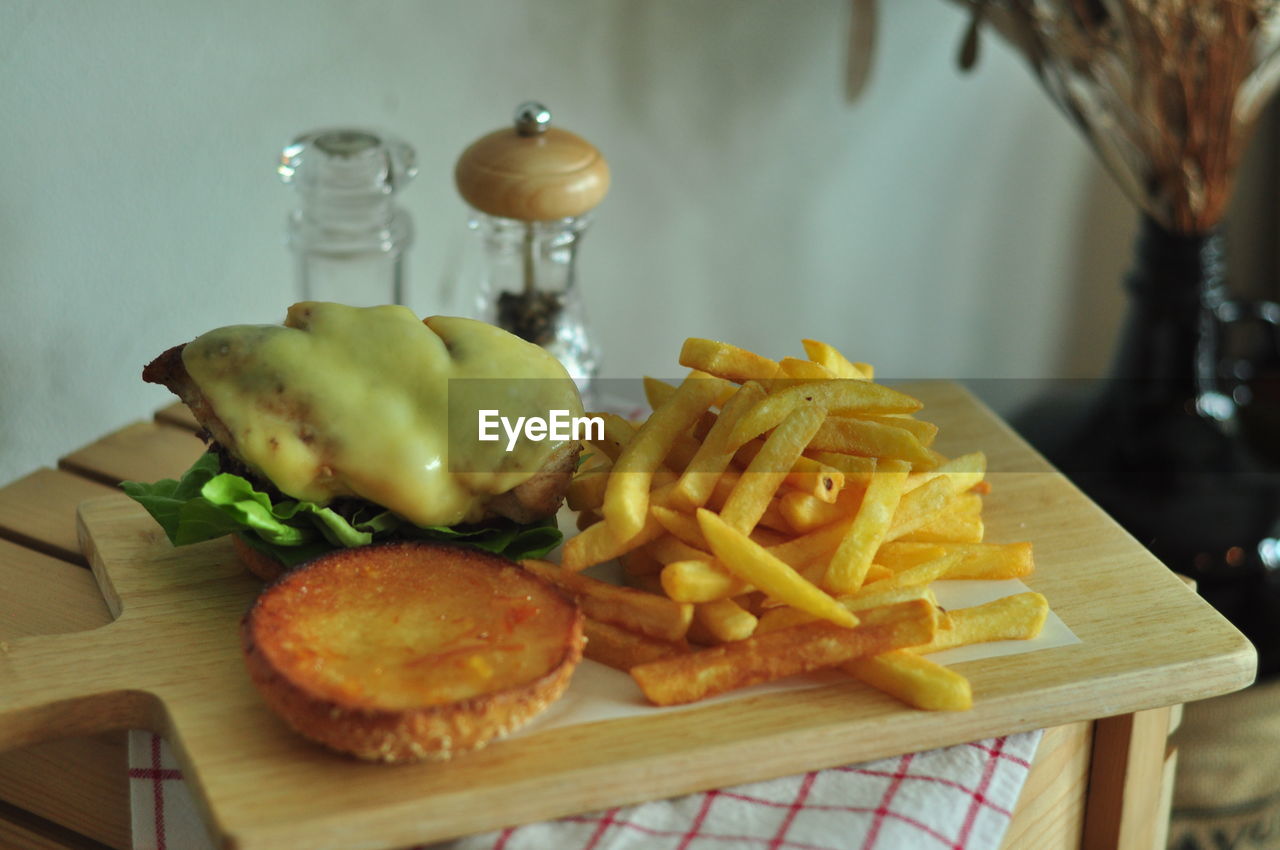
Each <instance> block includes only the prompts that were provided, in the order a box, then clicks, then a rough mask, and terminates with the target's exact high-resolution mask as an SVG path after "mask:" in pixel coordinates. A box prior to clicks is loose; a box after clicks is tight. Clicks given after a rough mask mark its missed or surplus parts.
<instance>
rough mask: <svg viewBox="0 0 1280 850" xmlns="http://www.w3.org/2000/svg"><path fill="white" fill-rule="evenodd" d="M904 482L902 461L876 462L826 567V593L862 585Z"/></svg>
mask: <svg viewBox="0 0 1280 850" xmlns="http://www.w3.org/2000/svg"><path fill="white" fill-rule="evenodd" d="M906 480H907V465H906V464H905V463H903V462H902V461H894V460H886V461H882V462H881V463H880V465H879V467H878V469H877V471H876V474H875V476H874V477H873V478H872V479H871V483H870V484H868V485H867V491H866V493H864V494H863V496H862V503H861V505H860V506H859V507H858V513H857V516H855V517H854V518H853V522H852V523H851V524H850V525H849V530H848V532H846V533H845V536H844V539H843V540H841V541H840V545H839V547H838V548H837V549H836V551H835V554H834V555H832V556H831V563H830V564H828V565H827V573H826V576H824V578H823V582H822V583H823V585H824V586H825V587H826V588H827V589H828V590H830V591H831V592H833V593H836V594H842V593H852V592H853V591H855V590H857V589H858V588H859V587H861V586H862V582H863V581H864V580H865V579H866V577H867V569H868V568H869V567H870V566H871V559H872V558H873V557H875V553H876V550H877V549H879V548H880V544H881V543H882V542H883V541H884V536H885V534H886V533H887V532H888V531H889V528H890V526H891V525H892V523H893V515H894V512H895V511H896V510H897V509H898V503H899V502H900V501H901V499H902V485H903V483H904V482H905V481H906Z"/></svg>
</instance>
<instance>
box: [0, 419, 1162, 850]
mask: <svg viewBox="0 0 1280 850" xmlns="http://www.w3.org/2000/svg"><path fill="white" fill-rule="evenodd" d="M194 430H195V424H194V422H193V421H192V420H191V418H190V415H189V414H188V413H187V412H186V409H185V408H184V407H181V406H179V405H175V406H173V407H170V408H166V409H164V410H162V411H160V412H159V413H158V414H157V415H156V417H155V420H154V421H152V422H138V423H135V424H132V425H129V426H127V427H125V428H122V429H120V430H119V431H116V432H114V433H112V434H108V435H107V436H105V437H103V438H102V439H100V440H97V441H95V442H93V443H91V444H89V445H87V446H85V447H83V448H81V449H78V450H76V451H74V452H71V453H70V454H68V455H67V456H66V457H64V458H62V459H61V460H60V461H59V464H58V467H59V468H58V469H39V470H36V471H35V472H32V473H31V474H30V475H27V476H25V477H24V478H21V479H19V480H18V481H15V482H13V483H12V484H10V485H9V486H7V487H4V488H0V641H4V640H7V639H11V638H15V637H19V636H24V635H36V634H50V633H58V632H71V631H78V630H83V629H90V628H94V627H97V626H100V625H103V624H105V623H107V622H108V621H109V620H110V615H109V613H108V611H107V607H106V605H105V603H104V602H103V600H102V598H101V595H100V594H99V591H98V588H97V585H96V583H95V582H94V580H93V577H92V575H91V574H90V572H89V570H88V569H86V563H85V560H84V558H83V556H82V555H81V553H80V551H79V546H78V544H77V541H76V530H75V507H76V505H77V504H78V503H79V502H81V501H82V500H84V499H89V498H93V497H95V496H100V495H105V494H109V493H112V492H117V491H115V490H114V489H113V487H114V485H115V484H116V483H118V482H119V481H121V480H124V479H137V480H154V479H157V478H164V477H176V476H177V475H178V474H179V473H181V472H182V470H184V469H185V468H186V467H187V466H189V465H190V464H191V462H192V461H193V460H194V459H195V458H196V457H197V456H198V455H199V454H200V453H201V451H202V445H201V444H200V442H199V441H198V440H196V439H194V437H193V432H194ZM1178 716H1179V710H1178V707H1176V706H1174V707H1162V708H1154V709H1150V710H1145V711H1138V712H1134V713H1131V714H1123V715H1119V716H1115V717H1108V718H1100V719H1095V720H1087V721H1080V722H1075V723H1069V724H1067V725H1063V726H1057V727H1054V728H1050V729H1048V730H1046V732H1045V736H1044V739H1043V742H1042V743H1041V745H1040V749H1039V751H1038V753H1037V756H1036V759H1035V763H1034V765H1033V767H1032V770H1031V773H1030V775H1029V777H1028V780H1027V783H1026V786H1025V788H1024V790H1023V793H1022V798H1021V801H1020V803H1019V805H1018V808H1017V811H1016V812H1015V817H1014V820H1013V823H1012V825H1011V826H1010V829H1009V831H1008V834H1007V837H1006V840H1005V846H1006V847H1010V848H1013V847H1018V848H1035V850H1054V849H1055V848H1069V847H1080V846H1086V847H1090V848H1093V847H1123V848H1143V850H1147V848H1154V847H1163V846H1164V838H1163V836H1164V828H1165V825H1166V822H1167V814H1168V808H1169V801H1170V794H1171V790H1172V776H1173V770H1174V765H1175V762H1176V753H1174V752H1173V751H1172V749H1171V748H1170V747H1169V744H1168V740H1167V739H1168V736H1169V734H1170V732H1171V731H1172V730H1173V728H1174V727H1175V726H1176V724H1177V719H1178ZM125 738H126V736H125V733H123V732H119V733H112V734H105V735H99V736H94V737H90V738H79V739H70V740H63V741H56V742H51V743H46V744H41V745H38V746H33V747H28V748H25V749H22V750H17V751H13V752H8V753H4V754H0V846H5V847H10V846H13V847H32V848H101V847H115V848H128V847H130V825H129V820H130V815H129V788H128V779H127V776H126V743H125Z"/></svg>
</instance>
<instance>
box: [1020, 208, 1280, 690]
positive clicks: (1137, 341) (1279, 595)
mask: <svg viewBox="0 0 1280 850" xmlns="http://www.w3.org/2000/svg"><path fill="white" fill-rule="evenodd" d="M1128 289H1129V293H1130V298H1131V304H1130V312H1129V316H1128V319H1127V323H1126V325H1125V328H1124V330H1123V331H1122V334H1121V340H1120V344H1119V348H1118V351H1117V356H1116V362H1115V365H1114V367H1113V372H1112V378H1110V379H1109V380H1107V381H1105V382H1103V383H1102V385H1101V386H1100V387H1097V388H1096V389H1095V390H1094V391H1093V392H1092V393H1091V398H1089V399H1088V401H1087V402H1085V403H1084V404H1079V403H1063V402H1062V401H1061V400H1059V401H1057V402H1055V401H1053V400H1049V401H1048V402H1047V403H1044V404H1040V405H1038V406H1036V407H1035V408H1033V409H1032V410H1031V411H1029V412H1028V414H1027V415H1025V416H1023V417H1021V418H1020V420H1018V421H1017V422H1016V424H1017V426H1018V427H1019V429H1020V430H1022V432H1023V433H1024V434H1025V435H1026V436H1027V437H1028V439H1029V440H1030V441H1031V442H1032V443H1033V444H1034V445H1036V447H1037V448H1039V449H1040V450H1041V451H1042V452H1043V453H1044V454H1045V455H1046V456H1047V457H1048V458H1049V460H1050V461H1052V462H1053V463H1054V464H1055V465H1056V466H1057V467H1058V468H1059V469H1061V470H1062V471H1063V472H1064V473H1066V474H1067V475H1068V476H1069V477H1070V478H1071V479H1072V480H1073V481H1075V482H1076V484H1077V485H1078V486H1079V487H1080V488H1081V489H1082V490H1084V491H1085V492H1086V493H1088V494H1089V496H1090V497H1091V498H1093V500H1094V501H1096V502H1097V503H1098V504H1099V505H1101V506H1102V507H1103V508H1104V509H1105V510H1106V511H1107V512H1108V513H1110V514H1111V516H1113V517H1114V518H1115V519H1116V520H1117V521H1118V522H1119V523H1120V524H1121V525H1123V526H1124V527H1125V528H1126V529H1127V530H1128V531H1129V532H1130V533H1131V534H1133V535H1134V536H1135V537H1136V538H1137V539H1138V540H1139V541H1141V542H1142V543H1143V544H1145V545H1146V546H1147V548H1149V549H1150V550H1151V552H1152V553H1153V554H1155V555H1156V557H1158V558H1159V559H1160V560H1161V561H1163V562H1164V563H1165V564H1166V565H1168V566H1169V567H1170V568H1172V569H1173V570H1175V571H1177V572H1180V573H1183V574H1185V575H1189V576H1191V577H1193V578H1194V579H1196V581H1197V582H1198V585H1199V589H1200V593H1201V594H1202V595H1203V596H1204V598H1205V599H1206V600H1208V601H1209V603H1210V604H1212V605H1213V606H1214V607H1215V608H1217V609H1218V610H1219V611H1221V612H1222V613H1223V614H1224V615H1225V616H1226V617H1227V618H1228V619H1230V620H1231V621H1232V622H1233V623H1234V624H1235V625H1236V626H1237V628H1239V629H1240V630H1241V631H1243V632H1244V633H1245V634H1246V635H1247V636H1248V637H1249V638H1250V640H1252V641H1253V643H1254V645H1255V646H1257V647H1258V651H1259V655H1260V664H1259V676H1260V677H1261V676H1266V675H1274V674H1275V673H1277V672H1280V472H1277V471H1276V469H1275V468H1274V467H1272V468H1268V467H1267V465H1265V464H1264V463H1263V462H1262V461H1261V460H1259V458H1258V455H1257V453H1256V452H1254V451H1252V450H1251V449H1250V447H1249V446H1248V445H1247V444H1246V439H1245V437H1244V433H1243V431H1242V428H1241V416H1240V409H1239V405H1238V403H1237V399H1238V398H1243V396H1241V395H1240V390H1239V388H1238V386H1237V385H1224V382H1225V381H1226V378H1225V377H1224V376H1223V375H1222V372H1221V370H1220V368H1219V366H1220V363H1221V362H1222V360H1223V357H1222V346H1221V334H1222V331H1223V328H1224V327H1225V326H1226V325H1225V324H1224V317H1225V318H1226V321H1227V322H1229V321H1230V317H1231V316H1232V315H1234V314H1235V313H1238V312H1239V311H1238V310H1236V309H1235V307H1236V305H1235V303H1234V302H1231V301H1230V300H1229V299H1228V297H1227V292H1226V286H1225V278H1224V261H1223V247H1222V237H1221V235H1220V234H1219V233H1218V232H1217V231H1211V232H1209V233H1205V234H1198V235H1183V234H1175V233H1172V232H1170V231H1168V230H1166V229H1164V228H1163V227H1162V226H1161V225H1159V224H1157V223H1156V222H1155V221H1154V220H1153V219H1151V218H1149V217H1144V221H1143V226H1142V230H1141V233H1140V234H1139V237H1138V243H1137V256H1136V260H1135V266H1134V268H1133V270H1132V272H1131V273H1130V275H1129V277H1128ZM1232 383H1234V382H1232ZM1271 438H1272V439H1274V440H1280V434H1274V435H1271ZM1187 639H1188V640H1194V639H1195V636H1194V635H1191V634H1188V636H1187Z"/></svg>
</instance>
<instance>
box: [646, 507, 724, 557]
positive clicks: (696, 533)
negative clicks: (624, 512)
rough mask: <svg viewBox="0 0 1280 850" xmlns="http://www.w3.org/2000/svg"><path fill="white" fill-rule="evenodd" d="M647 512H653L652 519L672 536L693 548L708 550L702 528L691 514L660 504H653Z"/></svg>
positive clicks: (709, 547) (708, 546)
mask: <svg viewBox="0 0 1280 850" xmlns="http://www.w3.org/2000/svg"><path fill="white" fill-rule="evenodd" d="M649 512H650V513H651V514H653V517H654V519H656V520H657V521H658V522H660V523H662V527H663V528H665V529H666V530H667V532H668V533H669V534H671V536H672V537H675V538H676V539H677V540H679V541H681V542H682V543H686V544H688V545H690V546H692V547H693V548H695V549H701V550H702V551H704V552H706V551H710V549H711V546H710V544H708V543H707V538H706V537H704V536H703V535H702V529H701V528H699V527H698V521H697V520H696V519H694V518H693V516H692V515H690V514H686V513H681V512H680V511H675V510H672V509H671V508H668V507H664V506H662V505H654V506H653V507H651V508H649Z"/></svg>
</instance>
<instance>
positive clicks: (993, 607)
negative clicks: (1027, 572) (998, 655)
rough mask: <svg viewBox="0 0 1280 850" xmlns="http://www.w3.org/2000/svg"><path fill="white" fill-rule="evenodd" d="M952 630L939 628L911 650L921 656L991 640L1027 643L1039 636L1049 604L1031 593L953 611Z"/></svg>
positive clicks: (1047, 614)
mask: <svg viewBox="0 0 1280 850" xmlns="http://www.w3.org/2000/svg"><path fill="white" fill-rule="evenodd" d="M947 613H948V614H950V616H951V628H949V629H946V630H943V629H939V630H938V632H937V633H936V634H935V635H934V636H933V639H932V640H931V641H930V642H929V643H927V644H923V645H921V646H918V647H914V648H913V649H914V651H916V652H919V653H920V654H921V655H927V654H928V653H930V652H938V651H939V650H943V649H952V648H954V647H957V646H968V645H969V644H972V643H986V642H988V641H993V640H1030V639H1031V638H1033V637H1035V636H1036V635H1038V634H1040V630H1041V629H1043V628H1044V621H1045V619H1046V618H1048V616H1049V601H1048V600H1047V599H1045V598H1044V597H1043V596H1041V595H1040V594H1039V593H1036V592H1034V591H1028V592H1027V593H1018V594H1014V595H1013V596H1005V597H1003V598H1002V599H996V600H993V601H991V602H988V603H986V604H985V605H975V606H974V607H972V608H952V609H951V610H950V611H948V612H947Z"/></svg>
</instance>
